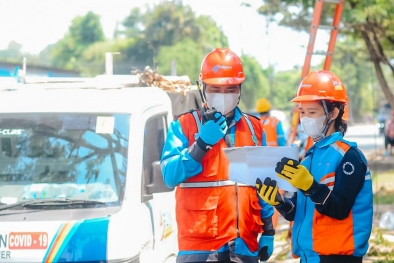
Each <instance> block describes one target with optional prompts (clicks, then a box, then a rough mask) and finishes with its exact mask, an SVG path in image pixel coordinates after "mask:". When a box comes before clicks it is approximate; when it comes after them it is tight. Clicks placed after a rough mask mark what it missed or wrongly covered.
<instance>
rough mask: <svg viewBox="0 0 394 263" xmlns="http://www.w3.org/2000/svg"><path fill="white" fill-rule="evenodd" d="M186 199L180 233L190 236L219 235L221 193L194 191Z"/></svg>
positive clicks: (183, 205)
mask: <svg viewBox="0 0 394 263" xmlns="http://www.w3.org/2000/svg"><path fill="white" fill-rule="evenodd" d="M187 198H188V199H189V200H190V202H188V201H187V200H184V201H183V202H182V208H183V210H184V213H183V214H182V215H181V218H180V219H181V220H182V224H178V225H179V231H180V235H182V236H190V237H211V238H212V237H216V236H217V235H218V216H217V213H216V212H217V207H218V202H219V195H205V194H203V193H201V192H200V193H193V194H190V195H188V197H187Z"/></svg>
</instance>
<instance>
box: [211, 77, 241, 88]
mask: <svg viewBox="0 0 394 263" xmlns="http://www.w3.org/2000/svg"><path fill="white" fill-rule="evenodd" d="M244 81H245V77H243V78H234V77H232V78H211V79H204V80H203V82H204V83H205V84H207V85H214V86H227V85H238V84H241V83H242V82H244Z"/></svg>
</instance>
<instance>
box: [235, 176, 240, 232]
mask: <svg viewBox="0 0 394 263" xmlns="http://www.w3.org/2000/svg"><path fill="white" fill-rule="evenodd" d="M235 215H236V218H235V227H236V229H237V237H240V234H239V222H238V215H239V211H238V183H235Z"/></svg>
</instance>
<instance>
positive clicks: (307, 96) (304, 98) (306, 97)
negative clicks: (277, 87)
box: [290, 95, 347, 104]
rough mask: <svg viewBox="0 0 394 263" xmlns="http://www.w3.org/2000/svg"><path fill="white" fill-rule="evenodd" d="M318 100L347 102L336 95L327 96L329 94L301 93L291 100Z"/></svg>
mask: <svg viewBox="0 0 394 263" xmlns="http://www.w3.org/2000/svg"><path fill="white" fill-rule="evenodd" d="M317 100H329V101H337V102H341V103H344V104H347V100H344V99H338V98H334V97H327V96H324V97H323V96H316V95H301V96H297V97H295V98H294V99H292V100H291V101H290V102H305V101H317Z"/></svg>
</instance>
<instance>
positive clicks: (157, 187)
mask: <svg viewBox="0 0 394 263" xmlns="http://www.w3.org/2000/svg"><path fill="white" fill-rule="evenodd" d="M151 178H152V180H151V183H150V184H148V185H147V186H146V192H147V194H149V195H151V194H154V193H164V192H171V191H173V190H174V189H175V188H174V187H172V188H168V187H167V186H166V185H165V183H164V180H163V174H162V173H161V167H160V161H155V162H153V163H152V177H151Z"/></svg>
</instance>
